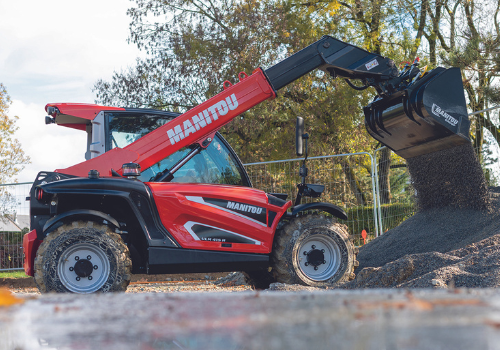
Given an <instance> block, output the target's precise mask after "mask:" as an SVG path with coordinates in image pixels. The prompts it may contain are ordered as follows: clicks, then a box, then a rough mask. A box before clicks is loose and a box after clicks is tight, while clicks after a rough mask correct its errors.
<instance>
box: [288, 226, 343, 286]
mask: <svg viewBox="0 0 500 350" xmlns="http://www.w3.org/2000/svg"><path fill="white" fill-rule="evenodd" d="M297 253H298V254H297V255H296V259H297V260H296V264H297V267H298V268H299V269H300V271H301V273H303V274H304V277H305V278H307V279H310V280H312V281H316V282H321V281H326V280H328V279H330V278H332V277H333V276H334V275H335V273H336V272H337V270H338V269H339V267H340V264H341V251H340V248H339V246H338V244H337V242H336V240H335V239H334V238H333V237H331V236H329V235H326V234H314V235H311V236H309V237H307V238H306V239H304V241H302V242H301V244H300V246H299V247H298V252H297Z"/></svg>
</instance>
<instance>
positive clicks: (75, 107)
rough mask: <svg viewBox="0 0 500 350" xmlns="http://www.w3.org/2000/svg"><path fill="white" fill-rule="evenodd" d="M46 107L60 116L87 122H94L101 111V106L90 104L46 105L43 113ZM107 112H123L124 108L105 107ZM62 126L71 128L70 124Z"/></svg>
mask: <svg viewBox="0 0 500 350" xmlns="http://www.w3.org/2000/svg"><path fill="white" fill-rule="evenodd" d="M48 107H57V109H59V112H60V114H67V115H71V116H75V117H78V118H83V119H87V120H94V118H95V116H96V115H97V114H99V112H100V111H102V110H103V106H99V105H96V104H91V103H48V104H47V105H46V106H45V111H47V108H48ZM105 108H106V110H107V111H110V110H115V111H124V110H125V108H121V107H105ZM61 125H63V126H68V127H73V126H70V124H61ZM83 130H85V129H83Z"/></svg>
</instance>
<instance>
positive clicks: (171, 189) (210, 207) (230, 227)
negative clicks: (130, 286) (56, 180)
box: [147, 183, 292, 254]
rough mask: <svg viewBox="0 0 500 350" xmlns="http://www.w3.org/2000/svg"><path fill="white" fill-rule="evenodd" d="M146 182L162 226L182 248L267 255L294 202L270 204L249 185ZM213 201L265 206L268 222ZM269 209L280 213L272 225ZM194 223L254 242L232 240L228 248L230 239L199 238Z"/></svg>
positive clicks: (262, 193) (260, 193)
mask: <svg viewBox="0 0 500 350" xmlns="http://www.w3.org/2000/svg"><path fill="white" fill-rule="evenodd" d="M147 185H148V186H149V188H150V189H151V191H152V192H153V197H154V200H155V203H156V206H157V209H158V212H159V214H160V219H161V222H162V224H163V226H164V227H165V228H166V229H167V230H168V231H169V232H170V234H171V235H172V236H173V237H174V238H175V240H176V241H177V242H178V243H179V244H180V245H181V246H182V247H183V248H189V249H203V250H218V251H233V252H250V253H262V254H268V253H270V252H271V249H272V242H273V238H274V232H275V231H276V226H277V225H278V222H279V219H280V218H281V216H282V215H283V214H284V213H285V212H286V211H287V209H288V208H289V207H290V206H291V205H292V202H291V201H289V202H287V203H286V204H285V205H284V206H283V207H279V206H275V205H271V204H269V202H268V198H267V196H266V194H265V192H263V191H261V190H257V189H254V188H249V187H239V186H226V185H211V184H182V183H147ZM212 200H213V201H220V202H222V203H236V202H239V203H242V202H243V201H244V204H245V207H244V208H245V209H247V211H248V212H250V209H254V208H264V209H265V219H264V221H265V222H259V221H257V220H254V219H252V218H250V217H248V216H246V215H245V214H246V213H245V212H244V211H243V212H241V211H240V212H238V211H237V210H232V209H228V208H227V207H224V206H219V205H214V204H213V203H210V201H212ZM254 211H255V210H254ZM269 211H273V212H275V213H277V215H276V217H275V218H274V221H273V222H272V225H269ZM271 220H272V219H271ZM193 225H198V226H199V227H201V226H204V227H210V228H214V229H215V228H216V229H218V230H221V231H227V232H228V234H231V235H234V236H240V237H242V238H244V239H248V240H249V241H253V242H252V243H232V244H231V246H230V247H227V246H225V245H224V244H226V245H227V243H228V241H227V240H220V241H207V240H203V239H199V238H198V237H197V236H196V234H194V232H193V231H192V230H190V227H194V226H193ZM269 226H270V227H269Z"/></svg>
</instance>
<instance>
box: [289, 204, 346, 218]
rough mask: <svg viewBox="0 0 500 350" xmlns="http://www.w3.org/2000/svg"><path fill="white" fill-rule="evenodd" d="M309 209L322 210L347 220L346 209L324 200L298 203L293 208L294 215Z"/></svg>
mask: <svg viewBox="0 0 500 350" xmlns="http://www.w3.org/2000/svg"><path fill="white" fill-rule="evenodd" d="M307 210H321V211H324V212H327V213H329V214H332V215H333V216H335V217H337V218H339V219H342V220H347V214H346V212H345V211H344V209H342V208H341V207H338V206H336V205H333V204H330V203H323V202H319V203H306V204H299V205H296V206H295V207H293V208H292V216H296V215H297V214H298V213H300V212H302V211H307Z"/></svg>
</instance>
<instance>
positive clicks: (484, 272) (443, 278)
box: [345, 145, 500, 288]
mask: <svg viewBox="0 0 500 350" xmlns="http://www.w3.org/2000/svg"><path fill="white" fill-rule="evenodd" d="M408 166H409V170H410V174H411V177H412V181H413V185H414V187H415V189H416V193H417V203H418V207H419V211H418V213H416V214H415V215H414V216H413V217H411V218H409V219H408V220H406V221H405V222H403V223H402V224H401V225H399V226H398V227H396V228H394V229H392V230H390V231H388V232H386V233H384V234H383V235H382V236H380V237H378V238H377V239H375V240H373V241H371V242H370V243H368V244H367V245H365V246H364V247H362V248H361V249H360V251H359V254H358V260H359V262H360V266H359V267H358V269H357V270H356V274H357V277H356V280H354V281H352V282H350V283H348V284H346V285H345V287H346V288H366V287H370V288H371V287H415V288H417V287H438V288H439V287H449V286H455V287H496V286H498V285H499V281H500V280H499V277H498V276H499V274H500V265H499V263H498V262H499V261H500V260H499V259H500V253H499V246H497V244H498V243H499V242H500V236H499V235H498V234H500V189H499V188H490V189H488V188H487V186H486V181H485V179H484V176H483V173H482V170H481V167H480V165H479V162H478V161H477V159H476V157H475V154H474V151H473V149H472V146H471V145H465V146H459V147H455V148H451V149H448V150H443V151H440V152H435V153H432V154H430V155H424V156H420V157H415V158H412V159H409V160H408ZM363 268H365V269H363ZM362 269H363V270H362Z"/></svg>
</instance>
